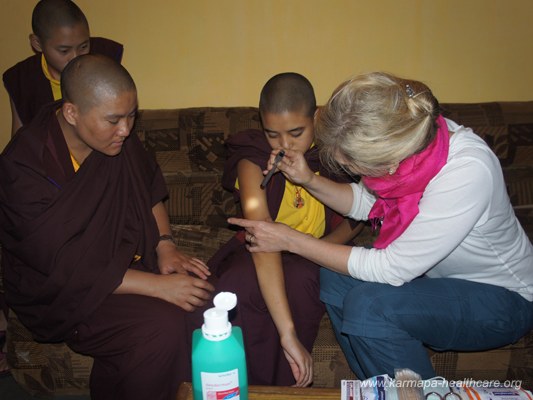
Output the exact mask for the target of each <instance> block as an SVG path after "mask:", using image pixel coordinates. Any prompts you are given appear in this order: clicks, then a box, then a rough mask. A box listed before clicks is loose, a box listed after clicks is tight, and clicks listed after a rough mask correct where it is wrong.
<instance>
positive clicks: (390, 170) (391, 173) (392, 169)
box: [389, 167, 396, 175]
mask: <svg viewBox="0 0 533 400" xmlns="http://www.w3.org/2000/svg"><path fill="white" fill-rule="evenodd" d="M395 172H396V170H395V169H394V167H390V168H389V175H394V173H395Z"/></svg>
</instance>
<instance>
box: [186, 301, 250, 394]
mask: <svg viewBox="0 0 533 400" xmlns="http://www.w3.org/2000/svg"><path fill="white" fill-rule="evenodd" d="M213 303H214V305H215V307H214V308H210V309H209V310H207V311H205V312H204V324H203V325H202V329H201V330H200V329H196V330H195V331H194V332H193V336H192V387H193V397H194V400H223V399H231V400H248V376H247V374H246V358H245V354H244V344H243V339H242V331H241V328H239V327H238V326H235V327H232V326H231V323H229V321H228V311H229V310H231V309H232V308H234V307H235V306H236V305H237V296H236V295H235V294H234V293H230V292H221V293H219V294H217V295H216V296H215V298H214V300H213Z"/></svg>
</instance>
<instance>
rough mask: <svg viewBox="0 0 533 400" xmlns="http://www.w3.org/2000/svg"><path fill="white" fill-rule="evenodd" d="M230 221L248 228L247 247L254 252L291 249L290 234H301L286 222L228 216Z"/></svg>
mask: <svg viewBox="0 0 533 400" xmlns="http://www.w3.org/2000/svg"><path fill="white" fill-rule="evenodd" d="M228 223H230V224H232V225H238V226H241V227H243V228H245V229H246V235H245V238H246V241H247V242H248V244H247V245H246V248H247V249H248V250H249V251H250V252H252V253H257V252H266V253H272V252H278V251H290V249H289V244H290V240H289V236H291V235H294V234H300V233H299V232H297V231H295V230H294V229H292V228H290V227H288V226H287V225H285V224H282V223H279V222H271V221H254V220H249V219H242V218H228Z"/></svg>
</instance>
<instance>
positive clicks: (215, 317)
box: [202, 292, 237, 341]
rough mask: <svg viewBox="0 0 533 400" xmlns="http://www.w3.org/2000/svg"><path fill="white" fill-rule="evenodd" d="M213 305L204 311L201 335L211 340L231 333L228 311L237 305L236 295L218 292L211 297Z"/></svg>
mask: <svg viewBox="0 0 533 400" xmlns="http://www.w3.org/2000/svg"><path fill="white" fill-rule="evenodd" d="M213 304H214V305H215V307H213V308H210V309H209V310H206V311H205V312H204V324H203V325H202V335H203V336H204V338H206V339H208V340H211V341H219V340H224V339H226V338H227V337H228V336H229V335H230V334H231V323H230V322H229V321H228V311H229V310H231V309H233V308H234V307H235V306H236V305H237V296H236V295H235V293H231V292H220V293H219V294H217V295H216V296H215V298H214V299H213Z"/></svg>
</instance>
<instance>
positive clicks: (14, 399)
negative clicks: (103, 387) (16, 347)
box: [0, 375, 90, 400]
mask: <svg viewBox="0 0 533 400" xmlns="http://www.w3.org/2000/svg"><path fill="white" fill-rule="evenodd" d="M0 399H2V400H33V399H41V400H42V399H43V397H34V396H30V395H29V394H28V393H26V392H25V391H24V390H23V389H22V388H21V387H20V386H19V385H18V383H17V382H16V381H15V379H13V377H12V376H11V375H7V376H0ZM89 399H90V397H89V396H58V397H54V400H89Z"/></svg>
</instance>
